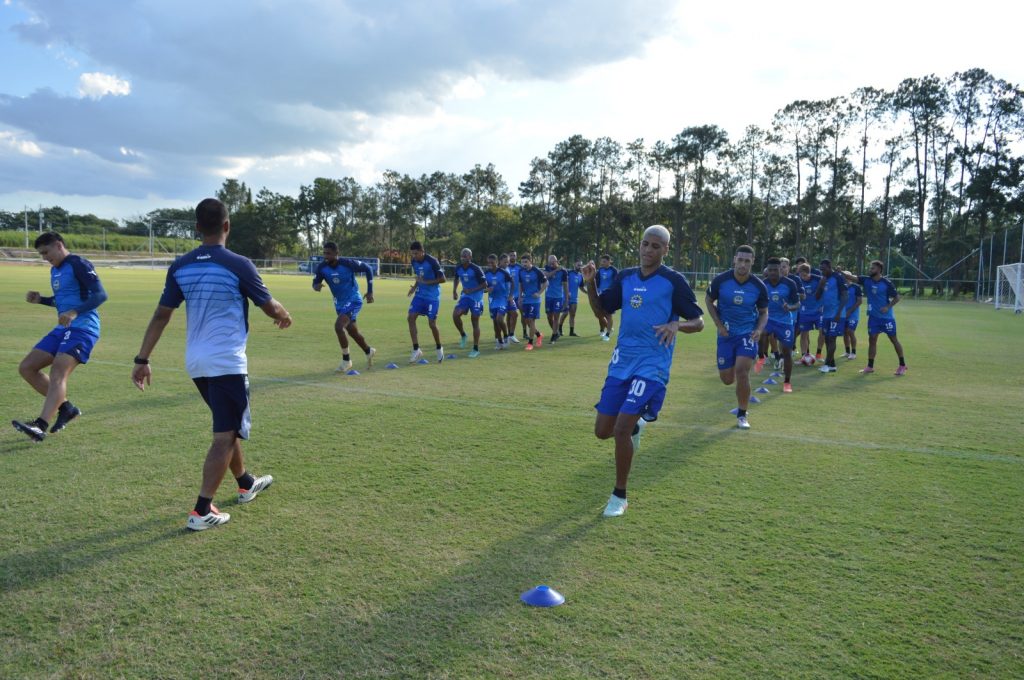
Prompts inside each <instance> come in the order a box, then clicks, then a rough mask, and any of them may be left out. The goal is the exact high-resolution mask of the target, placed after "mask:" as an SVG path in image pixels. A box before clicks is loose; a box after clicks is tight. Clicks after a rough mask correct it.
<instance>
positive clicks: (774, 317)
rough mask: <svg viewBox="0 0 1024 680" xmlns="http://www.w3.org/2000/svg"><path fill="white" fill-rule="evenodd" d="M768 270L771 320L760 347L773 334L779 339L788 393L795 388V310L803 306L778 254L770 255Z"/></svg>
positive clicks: (784, 386) (784, 390) (765, 283)
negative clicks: (776, 255)
mask: <svg viewBox="0 0 1024 680" xmlns="http://www.w3.org/2000/svg"><path fill="white" fill-rule="evenodd" d="M767 271H768V276H767V278H766V279H765V280H764V286H765V288H766V289H767V291H768V324H767V325H766V326H765V332H764V333H763V334H762V335H761V347H762V349H763V348H764V347H766V346H767V344H768V339H769V337H771V338H774V339H775V341H776V342H777V343H778V347H779V356H781V358H782V366H783V369H784V371H785V373H784V375H785V378H784V379H783V383H782V391H783V392H786V393H789V392H792V391H793V385H792V383H791V376H792V374H793V343H794V341H795V340H796V333H795V331H794V329H793V312H795V311H796V310H798V309H800V298H799V295H798V293H797V286H796V284H795V283H793V280H792V279H790V278H788V277H783V276H782V266H781V262H780V260H779V258H777V257H771V258H768V267H767ZM776 358H779V357H776Z"/></svg>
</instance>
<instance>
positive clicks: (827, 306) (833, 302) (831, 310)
mask: <svg viewBox="0 0 1024 680" xmlns="http://www.w3.org/2000/svg"><path fill="white" fill-rule="evenodd" d="M845 294H846V279H845V278H843V275H842V274H840V273H839V272H832V275H831V276H829V277H828V278H827V279H825V289H824V290H823V291H822V293H821V315H822V316H823V317H825V318H826V319H834V318H836V315H837V314H838V315H839V316H840V317H844V316H846V305H845V304H844V303H845V300H843V299H842V297H845Z"/></svg>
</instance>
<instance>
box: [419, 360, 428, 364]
mask: <svg viewBox="0 0 1024 680" xmlns="http://www.w3.org/2000/svg"><path fill="white" fill-rule="evenodd" d="M416 363H417V364H429V363H430V362H429V361H427V360H426V359H420V360H419V361H417V362H416Z"/></svg>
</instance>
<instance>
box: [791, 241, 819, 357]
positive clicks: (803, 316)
mask: <svg viewBox="0 0 1024 680" xmlns="http://www.w3.org/2000/svg"><path fill="white" fill-rule="evenodd" d="M798 259H799V258H798ZM797 274H798V275H799V277H800V291H801V297H800V300H801V302H800V311H799V313H798V314H797V331H798V332H799V333H800V355H801V358H800V363H801V364H804V365H805V366H813V365H814V361H815V359H814V355H812V354H811V337H810V333H811V331H812V330H814V329H816V328H817V329H819V330H820V329H821V300H819V299H818V298H817V297H815V295H814V294H815V292H816V291H817V290H818V282H819V281H821V276H819V275H815V274H813V273H811V265H809V264H807V263H806V262H801V263H800V264H799V265H797Z"/></svg>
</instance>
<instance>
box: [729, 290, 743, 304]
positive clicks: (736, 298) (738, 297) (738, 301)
mask: <svg viewBox="0 0 1024 680" xmlns="http://www.w3.org/2000/svg"><path fill="white" fill-rule="evenodd" d="M732 303H733V304H734V305H742V304H743V293H737V294H736V295H733V297H732Z"/></svg>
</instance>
